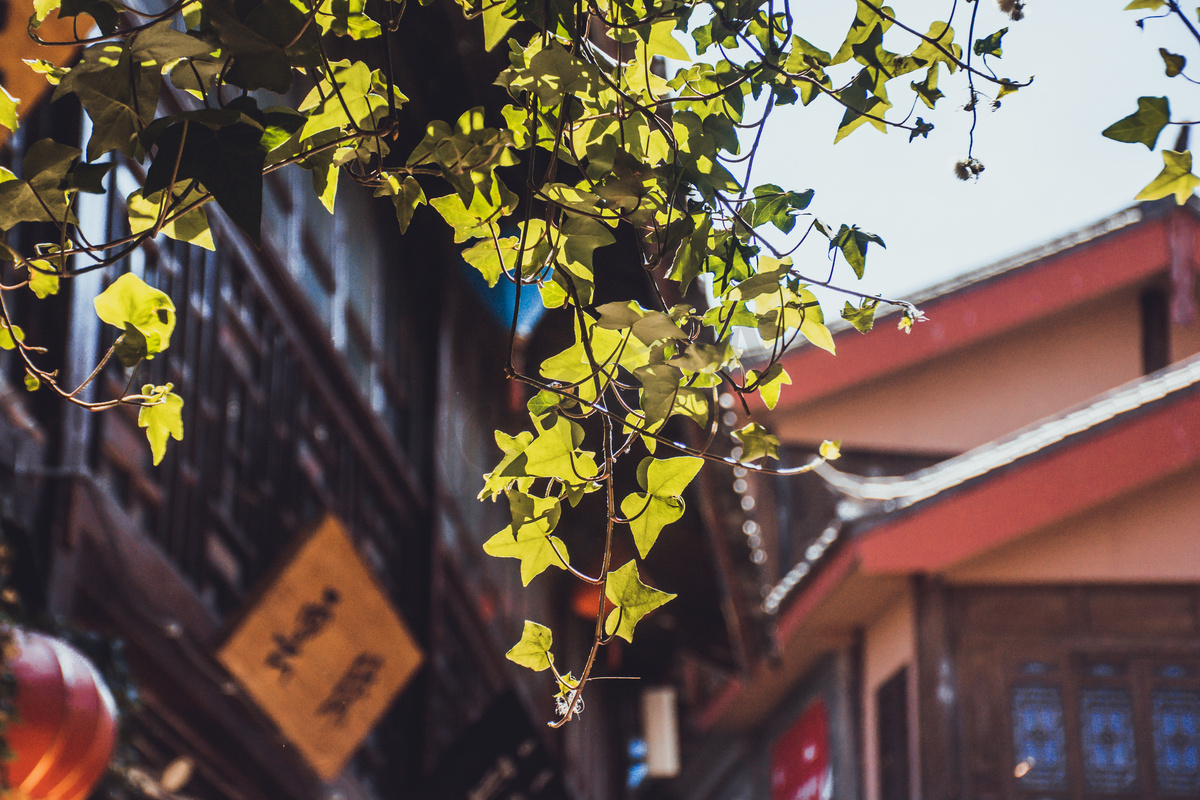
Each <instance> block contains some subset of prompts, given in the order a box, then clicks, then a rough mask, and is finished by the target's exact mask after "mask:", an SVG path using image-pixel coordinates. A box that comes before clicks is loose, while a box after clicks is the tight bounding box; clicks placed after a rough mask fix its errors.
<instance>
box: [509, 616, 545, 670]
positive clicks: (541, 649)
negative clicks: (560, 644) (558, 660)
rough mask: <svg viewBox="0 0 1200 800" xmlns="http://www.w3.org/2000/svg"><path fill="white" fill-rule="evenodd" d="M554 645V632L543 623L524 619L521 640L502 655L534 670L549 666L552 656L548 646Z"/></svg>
mask: <svg viewBox="0 0 1200 800" xmlns="http://www.w3.org/2000/svg"><path fill="white" fill-rule="evenodd" d="M553 645H554V634H553V633H551V632H550V629H549V628H547V627H546V626H545V625H539V624H537V623H536V622H530V621H529V620H525V629H524V630H523V631H521V641H519V642H517V643H516V644H515V645H513V647H512V649H511V650H509V651H508V652H507V653H505V654H504V657H505V658H507V659H508V660H509V661H511V662H513V663H514V664H520V665H521V666H522V667H527V668H529V669H531V670H533V671H534V672H541V671H542V670H544V669H549V668H550V663H551V662H552V661H553V660H554V657H553V656H551V655H550V648H551V647H552V646H553Z"/></svg>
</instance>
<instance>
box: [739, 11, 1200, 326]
mask: <svg viewBox="0 0 1200 800" xmlns="http://www.w3.org/2000/svg"><path fill="white" fill-rule="evenodd" d="M979 2H980V3H981V4H982V7H981V10H980V15H979V22H978V23H977V26H976V31H975V36H976V38H980V37H982V36H985V35H987V34H990V33H992V32H993V31H995V30H997V29H998V28H1000V27H1003V26H1005V25H1007V26H1008V27H1009V28H1010V30H1009V33H1008V34H1007V35H1006V37H1005V38H1004V43H1003V50H1004V55H1003V58H1002V59H1000V60H999V61H995V62H993V63H994V64H995V67H996V70H997V72H998V73H999V74H1000V75H1002V76H1007V77H1011V78H1014V79H1018V80H1025V79H1026V78H1028V77H1029V76H1030V75H1033V76H1035V81H1034V83H1033V85H1032V86H1030V87H1028V88H1026V89H1022V90H1021V91H1019V92H1018V93H1016V94H1013V95H1009V96H1008V97H1006V98H1005V99H1004V100H1003V106H1002V108H1001V109H1000V110H998V111H996V112H992V111H991V110H990V107H987V106H986V105H985V106H983V108H982V110H981V112H980V118H979V125H978V127H977V129H976V136H975V142H976V144H975V157H976V158H978V159H979V160H980V161H982V162H983V163H984V165H985V166H986V171H985V172H984V173H983V175H982V176H981V177H980V179H979V180H978V181H977V182H976V181H971V182H966V183H964V182H962V181H959V180H957V179H956V178H955V177H954V176H953V174H952V172H951V168H952V166H953V164H954V162H955V161H957V160H958V159H959V158H962V157H963V156H965V155H966V150H967V130H968V128H969V126H970V114H968V113H966V112H963V111H961V110H959V109H960V108H961V106H962V105H963V104H964V103H965V102H966V98H967V89H966V82H965V80H962V78H961V76H962V73H961V72H960V73H958V74H956V75H954V76H948V75H947V74H946V72H945V70H944V69H943V71H942V73H941V82H940V87H939V88H941V89H942V90H943V91H944V92H945V93H946V97H945V98H943V99H942V100H941V101H940V102H939V103H938V108H937V110H935V111H933V112H929V109H928V108H926V107H925V106H924V105H923V104H920V105H919V107H918V110H917V111H916V115H920V116H923V117H924V118H925V119H926V121H930V122H933V123H934V124H935V125H936V126H937V128H936V130H934V131H933V132H932V133H931V134H930V135H929V138H928V139H917V140H916V141H914V142H913V143H912V144H909V143H908V134H907V132H905V131H900V130H892V131H890V132H889V133H888V134H887V135H886V136H885V135H882V134H880V133H879V132H878V131H876V130H875V129H873V128H870V127H869V126H866V125H864V126H863V127H862V128H860V129H859V130H857V131H855V132H854V133H853V134H852V135H850V136H849V137H848V138H846V139H843V140H842V141H841V142H839V143H838V144H837V145H836V146H834V145H833V144H832V142H833V137H834V133H835V131H836V129H837V124H838V121H839V120H840V119H841V113H842V112H841V109H840V107H837V106H835V105H834V104H833V103H830V102H821V101H818V102H816V103H814V104H813V105H812V106H809V107H808V108H803V107H801V106H799V104H797V105H796V106H794V107H780V108H778V109H776V111H775V112H774V114H773V116H772V118H771V124H770V125H769V126H768V132H767V133H766V134H765V135H764V137H763V145H762V151H761V153H760V155H759V157H758V162H757V164H756V166H755V172H754V177H753V179H752V182H751V184H752V185H758V184H762V183H768V182H770V183H777V184H779V185H781V186H783V187H784V188H789V189H796V190H803V189H807V188H812V189H815V190H816V195H815V198H814V201H813V204H812V206H810V208H809V210H810V211H813V212H815V213H816V214H817V216H819V217H821V218H822V219H823V220H825V221H826V222H829V223H833V224H834V225H835V226H836V225H838V224H840V223H842V222H846V223H857V224H858V225H859V226H860V227H862V228H864V229H866V230H869V231H872V232H874V233H877V234H879V235H880V236H882V237H883V239H884V240H885V241H886V242H887V249H886V250H879V249H877V248H875V247H874V246H872V248H871V250H870V251H869V254H868V258H867V274H866V278H865V279H864V280H863V281H861V282H858V281H856V280H855V278H854V275H853V273H852V272H851V271H850V270H849V268H848V267H847V266H845V265H841V266H839V268H838V277H839V279H840V280H841V281H846V282H848V285H852V286H853V287H854V288H856V289H859V290H862V291H868V292H872V293H883V294H884V295H892V296H904V295H907V294H909V293H911V292H912V291H914V290H917V289H920V288H922V287H925V286H929V285H931V284H934V283H937V282H939V281H942V280H945V279H947V278H949V277H953V276H954V275H956V274H959V273H962V272H966V271H968V270H971V269H974V268H976V267H980V266H983V265H986V264H988V263H991V262H993V261H996V260H999V259H1001V258H1003V257H1005V256H1008V255H1012V254H1014V253H1017V252H1020V251H1022V250H1025V249H1027V248H1030V247H1032V246H1035V245H1038V244H1040V243H1042V242H1044V241H1046V240H1048V239H1051V238H1054V237H1056V236H1058V235H1060V234H1063V233H1066V232H1068V231H1071V230H1073V229H1075V228H1079V227H1082V226H1085V225H1088V224H1090V223H1092V222H1094V221H1096V220H1098V219H1101V218H1102V217H1104V216H1107V215H1108V214H1111V213H1113V212H1115V211H1117V210H1119V209H1121V208H1124V207H1126V206H1128V205H1130V204H1132V202H1133V200H1132V198H1133V196H1134V195H1135V194H1136V193H1137V192H1138V191H1139V190H1140V189H1141V188H1142V187H1143V186H1144V185H1145V184H1147V183H1149V182H1150V180H1151V179H1152V178H1153V177H1154V176H1155V175H1157V174H1158V172H1159V170H1160V169H1161V167H1162V159H1161V156H1160V155H1158V154H1157V153H1151V152H1150V151H1149V150H1147V149H1146V148H1145V147H1144V146H1142V145H1140V144H1136V145H1135V144H1124V143H1119V142H1113V141H1110V140H1108V139H1105V138H1103V137H1102V136H1101V135H1100V131H1102V130H1103V129H1104V128H1106V127H1108V125H1110V124H1111V123H1113V122H1115V121H1117V120H1118V119H1120V118H1122V117H1124V116H1126V115H1128V114H1130V113H1132V112H1133V111H1135V110H1136V108H1137V98H1138V97H1139V96H1143V95H1154V96H1161V95H1167V96H1169V97H1170V98H1171V101H1172V108H1171V111H1172V114H1171V116H1172V119H1196V118H1197V117H1196V116H1187V115H1189V114H1193V115H1194V114H1197V113H1200V111H1198V110H1197V107H1198V106H1200V103H1196V102H1195V99H1196V97H1197V96H1198V95H1200V91H1198V90H1197V87H1195V86H1193V85H1191V84H1188V83H1185V82H1184V79H1183V78H1181V77H1177V78H1175V79H1173V80H1172V79H1168V78H1166V76H1165V75H1164V73H1163V63H1162V59H1161V58H1160V57H1159V54H1158V47H1159V46H1166V47H1167V48H1168V49H1169V50H1172V51H1173V52H1176V53H1181V54H1183V55H1185V56H1187V57H1188V58H1189V59H1193V58H1194V61H1195V63H1196V64H1197V65H1200V52H1197V48H1196V46H1195V43H1194V42H1192V43H1191V45H1190V46H1189V42H1188V41H1187V39H1186V35H1185V34H1181V33H1180V32H1179V31H1180V29H1181V26H1180V24H1179V23H1178V21H1176V20H1171V19H1164V20H1157V21H1150V22H1147V24H1146V31H1145V32H1143V31H1140V30H1138V28H1137V27H1136V26H1135V25H1134V22H1135V20H1137V19H1138V17H1139V15H1145V13H1146V12H1130V11H1123V8H1124V6H1125V4H1126V2H1127V0H1087V2H1081V0H1029V2H1028V4H1027V6H1026V18H1025V19H1024V20H1022V21H1021V22H1017V23H1013V22H1011V21H1010V20H1008V18H1007V17H1006V16H1004V15H1002V14H1000V13H999V11H998V10H997V9H996V6H995V1H994V0H979ZM891 5H892V6H893V7H894V8H895V10H896V12H897V15H898V16H899V17H900V18H901V19H907V20H915V21H916V22H917V23H919V25H920V26H921V30H922V31H924V30H927V29H928V25H929V23H930V22H933V21H934V20H935V19H944V18H945V15H946V14H947V13H948V10H949V8H950V5H951V0H892V2H891ZM971 8H972V7H971V5H969V4H967V3H966V2H965V0H959V8H958V12H957V14H956V16H955V30H956V32H957V34H958V40H959V41H960V42H961V43H962V44H963V45H964V46H969V43H968V41H967V35H966V30H967V24H968V21H969V14H970V10H971ZM793 11H794V13H795V14H796V16H797V18H801V19H806V20H808V21H806V22H805V23H804V25H803V26H801V25H797V32H800V31H801V29H802V28H803V30H805V31H808V30H812V31H814V32H815V33H814V35H813V36H811V37H808V36H806V38H809V40H810V41H812V42H813V43H814V44H816V45H818V46H819V47H822V48H824V49H826V50H830V51H833V50H834V49H836V47H837V46H838V44H839V43H840V42H841V40H842V36H843V35H844V34H845V31H846V30H847V29H848V27H849V24H850V21H851V19H852V18H853V16H854V5H853V3H851V2H838V3H829V2H824V1H823V0H793ZM914 27H916V25H914ZM893 36H895V40H892V39H891V37H893ZM888 37H889V39H888V40H885V44H886V45H887V47H888V49H890V50H893V51H898V50H900V49H901V48H902V47H903V46H904V45H905V44H908V40H909V39H910V38H912V37H909V36H908V35H907V34H904V32H903V31H900V30H899V29H895V28H893V31H891V32H889V33H888ZM915 45H916V42H915V40H913V42H912V44H911V47H915ZM911 47H910V48H909V50H911ZM905 52H907V51H905ZM1189 66H1190V64H1189ZM922 74H923V73H914V74H913V75H912V76H905V77H903V78H901V79H899V80H896V81H894V82H893V83H892V84H890V85H889V87H888V91H889V95H890V97H891V99H892V102H893V103H894V104H895V109H894V110H893V113H895V111H896V110H900V116H903V114H904V113H905V112H906V111H907V109H908V105H909V103H910V102H911V97H912V95H911V91H910V90H909V89H908V86H907V84H908V82H909V81H911V80H915V79H919V77H920V76H921V75H922ZM1198 77H1200V76H1198ZM892 87H895V88H894V89H893V88H892ZM983 88H984V90H985V91H988V89H987V88H986V87H983ZM926 112H929V113H926ZM889 116H890V115H889ZM1177 132H1178V128H1176V127H1168V128H1167V129H1166V130H1164V132H1163V134H1162V136H1161V137H1160V142H1159V144H1160V145H1166V146H1168V147H1170V146H1172V145H1173V144H1174V141H1175V137H1176V135H1177ZM1193 144H1196V142H1195V141H1194V142H1193ZM743 169H744V167H738V168H735V169H734V174H735V175H738V176H739V177H741V175H742V170H743ZM798 228H799V226H798ZM814 236H815V234H814ZM811 240H812V237H810V243H811ZM822 241H823V240H822ZM822 250H823V248H818V249H813V250H811V251H810V250H809V249H808V247H807V246H806V248H805V249H804V250H802V251H801V252H802V253H807V254H806V255H803V256H799V255H798V257H797V264H798V266H799V267H800V271H801V272H804V273H806V274H810V275H817V274H820V273H821V272H822V271H827V270H828V264H827V262H826V261H824V259H823V256H822ZM834 313H836V312H834Z"/></svg>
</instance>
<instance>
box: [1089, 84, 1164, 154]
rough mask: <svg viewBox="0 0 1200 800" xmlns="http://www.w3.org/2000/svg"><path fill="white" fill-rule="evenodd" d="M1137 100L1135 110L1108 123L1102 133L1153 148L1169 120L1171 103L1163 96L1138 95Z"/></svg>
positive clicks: (1111, 137) (1119, 140) (1121, 140)
mask: <svg viewBox="0 0 1200 800" xmlns="http://www.w3.org/2000/svg"><path fill="white" fill-rule="evenodd" d="M1137 102H1138V110H1137V111H1135V112H1134V113H1132V114H1130V115H1129V116H1128V117H1125V118H1124V119H1121V120H1118V121H1116V122H1114V123H1113V124H1112V125H1109V126H1108V127H1107V128H1105V129H1104V132H1103V135H1104V136H1107V137H1108V138H1109V139H1115V140H1117V141H1118V142H1141V143H1142V144H1144V145H1146V147H1147V148H1149V149H1150V150H1153V149H1154V147H1155V145H1156V144H1157V143H1158V135H1159V134H1160V133H1162V129H1163V128H1165V127H1166V126H1167V123H1169V122H1170V121H1171V105H1170V102H1169V101H1168V100H1167V98H1165V97H1139V98H1138V101H1137Z"/></svg>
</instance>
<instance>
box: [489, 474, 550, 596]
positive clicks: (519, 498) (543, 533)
mask: <svg viewBox="0 0 1200 800" xmlns="http://www.w3.org/2000/svg"><path fill="white" fill-rule="evenodd" d="M508 498H509V503H510V505H511V506H512V507H513V518H514V521H515V524H516V528H515V530H514V525H509V526H508V527H506V528H505V529H504V530H502V531H500V532H499V533H497V534H496V535H495V536H493V537H492V538H490V539H488V540H487V541H486V542H484V544H483V552H485V553H487V554H488V555H489V556H494V557H496V558H516V559H519V560H520V562H521V583H523V584H524V585H526V586H528V585H529V582H530V581H531V580H533V579H534V578H535V577H537V576H538V575H540V574H541V573H542V572H544V571H545V570H546V568H547V567H558V568H559V569H566V566H565V565H564V562H565V561H567V559H568V558H569V557H568V555H567V546H566V545H565V544H563V541H562V540H561V539H559V538H558V537H557V536H551V535H550V532H551V531H553V530H554V527H555V526H556V525H557V524H558V518H559V516H561V514H562V508H561V507H560V505H559V501H558V498H557V497H532V496H530V495H527V494H525V493H523V492H515V491H511V490H510V491H509V492H508Z"/></svg>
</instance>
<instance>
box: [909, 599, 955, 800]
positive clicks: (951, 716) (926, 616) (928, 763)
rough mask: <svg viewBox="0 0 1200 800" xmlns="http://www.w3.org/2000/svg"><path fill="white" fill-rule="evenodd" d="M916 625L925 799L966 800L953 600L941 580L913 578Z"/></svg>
mask: <svg viewBox="0 0 1200 800" xmlns="http://www.w3.org/2000/svg"><path fill="white" fill-rule="evenodd" d="M913 597H914V599H915V601H916V623H917V642H916V645H917V653H916V658H917V697H916V705H917V720H918V724H917V731H916V734H917V735H916V741H917V767H918V772H917V774H918V775H919V776H920V790H921V791H920V797H921V798H922V800H959V798H961V797H963V793H962V781H961V777H960V775H961V754H960V752H959V742H960V739H961V737H960V736H959V712H958V709H959V704H958V689H957V681H956V680H955V674H956V671H957V670H956V664H955V661H954V649H953V642H952V638H951V630H950V613H949V612H950V600H949V591H948V590H947V588H946V585H945V584H944V583H943V582H942V581H941V580H940V579H938V578H935V577H929V576H917V577H915V578H914V579H913Z"/></svg>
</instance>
